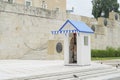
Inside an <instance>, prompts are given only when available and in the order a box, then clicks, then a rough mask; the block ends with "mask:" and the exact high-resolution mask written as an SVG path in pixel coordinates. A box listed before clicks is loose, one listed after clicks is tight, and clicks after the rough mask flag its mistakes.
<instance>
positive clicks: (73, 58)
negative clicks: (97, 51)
mask: <svg viewBox="0 0 120 80" xmlns="http://www.w3.org/2000/svg"><path fill="white" fill-rule="evenodd" d="M91 33H93V30H92V29H91V28H90V27H88V26H87V25H86V24H85V23H84V22H81V21H74V20H67V21H66V22H65V23H64V24H63V26H62V27H61V28H60V29H59V30H58V31H52V34H54V35H55V34H64V64H65V65H82V66H83V65H90V63H91V46H90V34H91Z"/></svg>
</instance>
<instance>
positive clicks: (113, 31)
mask: <svg viewBox="0 0 120 80" xmlns="http://www.w3.org/2000/svg"><path fill="white" fill-rule="evenodd" d="M67 19H74V20H83V21H85V22H87V24H89V25H90V26H91V25H92V24H93V23H92V22H91V21H94V23H95V25H96V31H95V34H93V35H91V36H92V37H91V42H92V43H91V47H92V49H105V48H106V47H114V48H118V47H120V43H119V41H120V37H119V36H120V26H119V25H120V24H119V21H112V22H111V20H109V24H108V26H102V25H99V24H96V23H97V22H96V21H95V20H93V19H90V18H88V19H87V18H86V17H85V18H84V17H81V16H77V15H70V14H65V13H60V12H59V13H57V12H54V11H50V10H44V9H40V8H35V7H25V6H23V5H18V4H8V3H4V2H1V1H0V59H14V58H21V57H23V56H24V55H25V54H30V53H32V52H33V51H36V50H37V51H39V53H42V52H41V51H42V50H43V49H44V50H47V42H48V40H51V39H63V37H64V36H63V37H61V36H60V37H57V36H53V35H52V34H51V31H52V30H58V29H59V28H60V27H61V26H62V25H63V24H64V22H65V21H66V20H67ZM112 23H114V24H112ZM45 52H47V51H45ZM33 55H34V54H33ZM42 55H43V54H42ZM46 55H47V53H46ZM48 58H49V57H48Z"/></svg>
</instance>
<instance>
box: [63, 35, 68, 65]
mask: <svg viewBox="0 0 120 80" xmlns="http://www.w3.org/2000/svg"><path fill="white" fill-rule="evenodd" d="M64 64H65V65H68V64H69V34H67V35H65V36H64Z"/></svg>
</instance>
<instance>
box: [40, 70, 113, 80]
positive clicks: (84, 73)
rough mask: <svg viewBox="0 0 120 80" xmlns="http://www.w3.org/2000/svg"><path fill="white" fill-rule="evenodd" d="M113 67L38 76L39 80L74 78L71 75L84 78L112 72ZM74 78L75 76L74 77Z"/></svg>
mask: <svg viewBox="0 0 120 80" xmlns="http://www.w3.org/2000/svg"><path fill="white" fill-rule="evenodd" d="M112 71H114V69H101V70H100V69H99V70H92V71H86V72H74V73H71V74H63V75H58V76H52V77H46V78H40V80H64V79H70V78H74V76H73V75H77V76H78V78H79V77H80V78H79V79H80V80H82V79H85V78H86V77H87V78H89V77H91V75H94V74H100V73H105V74H106V72H112ZM74 79H75V78H74Z"/></svg>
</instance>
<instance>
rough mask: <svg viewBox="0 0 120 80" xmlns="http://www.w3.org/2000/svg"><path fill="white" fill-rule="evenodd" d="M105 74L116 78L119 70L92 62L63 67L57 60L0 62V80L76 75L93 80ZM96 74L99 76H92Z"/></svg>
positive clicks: (34, 79) (72, 79)
mask: <svg viewBox="0 0 120 80" xmlns="http://www.w3.org/2000/svg"><path fill="white" fill-rule="evenodd" d="M80 72H82V73H80ZM105 72H109V73H110V74H111V72H112V73H117V75H115V74H114V76H116V77H118V76H119V75H120V70H116V68H113V67H112V66H108V65H105V64H104V63H103V64H100V63H99V62H98V63H94V62H92V63H91V65H90V66H64V62H63V61H59V60H56V61H44V60H43V61H41V60H0V80H5V79H9V80H41V79H40V78H41V77H43V76H44V77H43V78H44V79H43V80H48V78H45V75H47V76H49V77H50V76H54V77H50V78H49V80H57V78H58V77H59V78H61V80H66V79H65V77H68V78H69V79H68V80H75V78H73V77H75V76H74V74H75V75H77V76H78V78H81V79H82V78H84V80H85V79H86V80H87V78H89V77H91V80H95V79H96V78H97V77H99V76H103V75H104V74H107V73H105ZM73 73H74V74H73ZM96 73H101V74H99V75H98V74H97V75H93V74H96ZM103 73H104V74H103ZM118 73H119V74H118ZM55 74H56V75H57V76H56V75H55ZM62 74H65V76H64V78H63V77H61V76H62ZM60 75H61V76H60ZM71 75H72V77H71ZM89 75H90V76H89ZM112 75H113V74H112ZM79 76H80V77H79ZM94 76H96V78H95V79H93V78H92V77H94ZM109 76H110V75H109ZM109 76H108V75H107V77H102V78H101V77H100V78H101V79H100V78H99V79H100V80H102V79H103V78H108V77H109ZM114 76H113V77H114ZM35 77H36V78H35ZM53 78H56V79H53ZM78 80H79V79H78ZM97 80H98V79H97ZM109 80H112V79H109Z"/></svg>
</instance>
